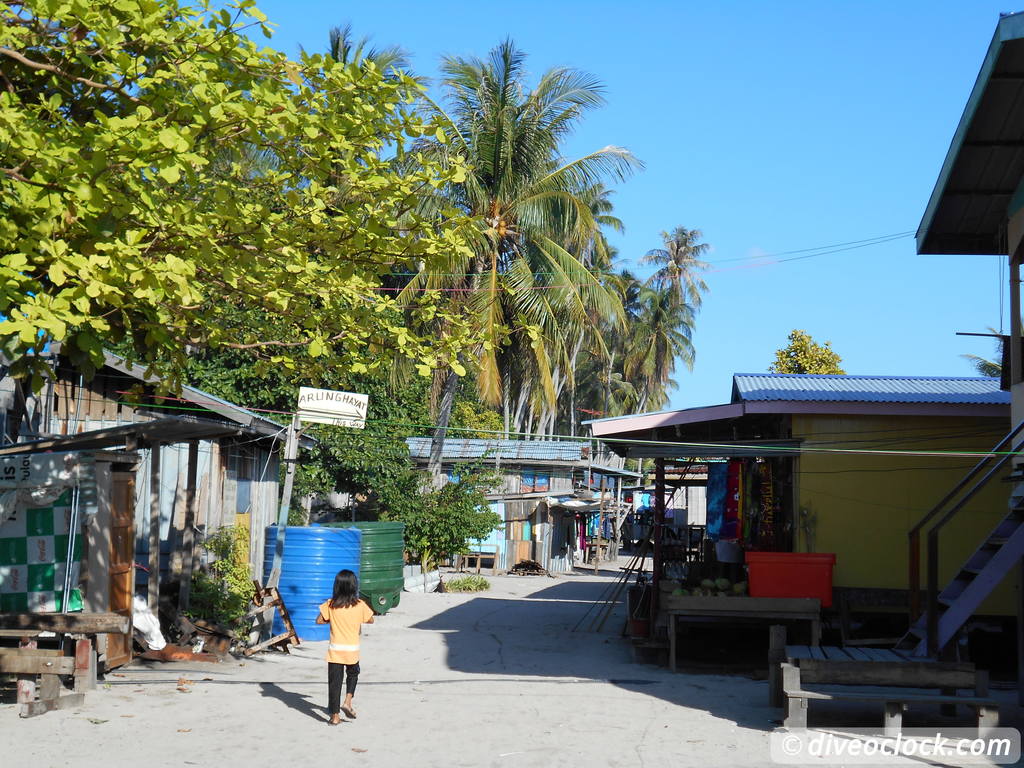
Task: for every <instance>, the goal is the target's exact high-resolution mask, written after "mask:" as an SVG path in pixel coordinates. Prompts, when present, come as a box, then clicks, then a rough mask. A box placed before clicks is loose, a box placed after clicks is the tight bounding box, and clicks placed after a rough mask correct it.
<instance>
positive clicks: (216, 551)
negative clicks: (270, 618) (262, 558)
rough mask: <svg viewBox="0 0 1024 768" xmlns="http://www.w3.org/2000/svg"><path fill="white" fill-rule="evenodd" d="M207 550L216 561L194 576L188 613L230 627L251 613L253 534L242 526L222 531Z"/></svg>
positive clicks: (193, 616)
mask: <svg viewBox="0 0 1024 768" xmlns="http://www.w3.org/2000/svg"><path fill="white" fill-rule="evenodd" d="M203 547H204V548H205V549H206V551H207V552H209V553H210V554H211V555H213V556H214V557H215V558H216V559H215V560H214V561H213V562H212V563H210V564H209V565H208V566H207V568H206V569H205V570H202V571H199V572H198V573H196V574H194V575H193V577H192V595H191V597H190V599H189V611H188V614H189V616H191V617H192V618H195V619H204V620H206V621H213V622H216V623H218V624H226V625H230V624H233V623H234V622H236V621H237V620H238V619H240V618H241V617H242V616H244V615H245V614H246V612H247V611H248V610H249V603H250V601H251V600H252V594H253V586H252V575H251V572H250V570H249V531H248V530H246V529H245V528H243V527H242V526H240V525H238V526H235V527H233V528H221V529H220V530H219V531H217V532H216V533H214V534H212V535H211V536H209V537H207V539H206V541H205V542H203Z"/></svg>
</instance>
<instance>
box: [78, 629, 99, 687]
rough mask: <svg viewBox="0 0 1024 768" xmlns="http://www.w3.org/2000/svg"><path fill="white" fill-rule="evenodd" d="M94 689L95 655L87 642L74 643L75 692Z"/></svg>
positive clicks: (90, 644)
mask: <svg viewBox="0 0 1024 768" xmlns="http://www.w3.org/2000/svg"><path fill="white" fill-rule="evenodd" d="M95 687H96V653H95V651H93V649H92V643H91V642H89V641H88V640H76V641H75V692H76V693H82V692H84V691H91V690H92V689H94V688H95Z"/></svg>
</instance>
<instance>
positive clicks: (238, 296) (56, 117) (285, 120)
mask: <svg viewBox="0 0 1024 768" xmlns="http://www.w3.org/2000/svg"><path fill="white" fill-rule="evenodd" d="M264 21H265V18H264V17H263V15H262V14H261V13H260V12H259V11H258V10H256V8H255V7H254V5H253V0H239V1H238V2H236V3H234V4H232V5H229V6H228V7H227V8H224V9H222V10H215V9H214V8H213V7H212V4H211V3H210V2H209V1H208V0H204V2H203V4H202V5H200V6H199V7H192V6H187V5H179V4H178V3H177V2H176V1H175V0H161V1H160V2H155V1H153V0H123V1H122V2H94V1H93V0H17V1H16V2H11V3H6V4H5V5H4V6H3V8H2V9H0V63H2V64H0V72H2V80H0V86H2V88H0V145H2V146H3V156H2V159H0V166H2V167H0V317H2V318H3V319H2V320H0V344H2V345H3V347H4V351H5V352H6V353H7V355H8V356H9V357H10V358H12V359H14V360H15V364H14V367H13V369H12V370H13V371H14V372H15V373H16V374H19V375H27V374H39V373H41V372H42V371H43V370H44V367H45V362H44V361H43V360H42V358H40V357H37V356H35V355H32V354H31V352H32V351H33V350H38V349H39V348H40V347H41V346H42V344H43V343H45V342H48V341H63V342H65V344H64V347H63V349H64V351H65V353H67V354H68V355H70V356H71V358H72V360H73V362H75V364H76V365H77V366H78V367H79V368H81V369H82V370H83V371H85V372H86V373H88V372H90V370H91V369H94V368H95V367H96V366H99V365H100V364H101V362H102V346H103V345H104V344H108V343H110V342H112V341H118V340H121V341H124V342H127V346H128V352H129V355H128V356H129V358H130V359H132V360H133V361H141V362H143V363H145V364H147V365H148V366H149V367H150V369H151V370H152V371H153V372H154V373H157V374H160V375H162V376H163V377H165V378H166V379H169V380H170V381H171V382H172V383H173V382H175V381H177V380H179V379H180V374H181V372H182V370H183V369H184V367H185V364H186V359H187V350H188V349H189V348H190V347H193V346H197V345H199V346H208V347H214V348H216V347H235V348H249V349H254V350H257V351H259V352H260V354H261V358H262V359H263V360H265V361H269V362H273V363H276V364H279V365H283V366H286V367H294V366H296V365H298V364H299V362H300V361H301V363H302V365H303V366H305V367H306V369H307V370H308V371H313V370H327V369H330V368H333V367H336V366H339V365H340V366H344V367H346V368H348V369H349V370H351V371H353V372H357V373H358V372H365V371H366V370H368V369H372V368H374V367H378V366H385V365H386V364H387V363H388V362H389V361H390V360H393V359H395V358H405V359H412V360H414V361H415V362H417V363H418V364H419V365H421V366H422V367H423V369H425V370H426V371H427V372H429V370H430V369H432V368H434V367H436V366H438V365H446V364H448V363H450V362H451V361H452V360H455V359H456V356H457V353H458V352H459V351H460V350H461V349H462V348H464V347H465V345H466V343H467V342H468V341H469V337H468V334H467V332H466V326H465V325H464V323H462V321H461V320H460V318H459V317H458V316H456V315H454V314H453V315H451V316H447V317H446V318H445V322H444V324H443V328H444V333H443V334H440V335H434V336H431V337H425V336H418V335H417V334H416V333H414V332H413V331H412V330H410V328H412V327H416V325H415V323H414V324H413V325H410V324H409V323H408V322H407V320H408V319H410V318H412V319H413V320H416V321H420V323H421V324H422V323H423V322H426V321H428V320H430V319H432V318H436V317H437V316H438V315H439V314H443V313H445V312H446V311H448V309H450V307H446V306H444V305H442V304H441V302H440V301H439V297H438V296H437V295H436V294H433V293H429V292H420V293H419V294H417V295H416V296H415V297H413V299H412V300H410V301H407V302H404V303H403V306H402V307H401V308H400V307H398V306H397V305H396V303H395V301H394V296H393V295H391V294H388V293H386V292H382V291H380V290H379V289H380V288H381V286H382V280H383V278H384V276H386V275H387V274H389V273H392V272H394V271H396V270H403V269H404V270H410V269H413V268H414V266H418V265H421V264H431V263H434V262H435V261H436V260H437V259H438V258H439V257H440V256H441V255H443V256H444V257H445V258H446V259H450V258H451V254H454V253H459V252H463V251H466V245H465V243H464V240H463V238H462V235H461V229H463V228H464V225H465V224H466V219H465V217H463V216H462V215H461V214H460V213H459V212H458V211H455V210H451V211H448V212H446V217H445V219H444V221H443V223H440V224H439V221H438V220H437V219H435V218H433V217H431V218H429V219H425V218H423V217H421V216H419V215H417V213H416V205H415V202H416V201H417V200H418V199H419V198H420V196H421V195H422V194H423V192H424V190H427V189H435V188H439V187H446V186H449V185H451V184H453V183H458V182H460V181H462V180H463V179H464V178H465V170H464V166H463V165H462V164H461V162H460V161H459V160H458V159H457V158H451V159H449V161H448V162H446V163H445V164H444V166H443V167H442V166H441V165H440V164H438V163H435V162H431V161H430V160H428V159H426V158H421V160H420V161H418V162H416V163H412V164H405V165H403V166H401V168H399V166H398V165H396V164H395V163H394V162H393V158H394V156H395V155H396V154H397V155H399V156H401V155H403V154H404V153H406V152H407V151H408V149H409V146H410V143H411V142H412V141H414V140H418V139H423V138H424V137H426V138H429V139H430V140H432V141H435V142H443V141H444V140H445V136H444V133H443V131H442V130H441V129H440V128H439V127H438V125H437V124H436V123H435V122H428V121H424V120H423V119H422V118H421V117H419V116H417V114H416V113H415V112H414V111H413V109H412V103H413V101H414V100H415V99H416V98H417V97H418V96H419V94H420V87H419V86H418V85H417V84H416V83H415V82H414V81H413V80H411V79H410V78H408V77H407V76H405V75H402V74H401V73H399V72H397V71H395V70H391V71H390V72H388V73H383V72H382V71H381V70H380V68H378V67H377V66H376V65H375V64H374V62H373V61H372V59H364V60H361V61H359V62H358V63H351V62H350V63H345V62H338V61H335V60H334V59H332V58H331V57H329V56H320V55H306V54H303V55H302V57H301V59H300V60H298V61H291V60H289V59H288V58H287V57H286V56H284V55H283V54H281V53H278V52H276V51H273V50H271V49H268V48H260V47H259V46H258V45H257V44H256V43H255V42H253V41H252V40H250V39H249V38H248V37H246V36H245V35H244V34H243V31H244V30H246V29H248V28H250V27H256V28H259V27H262V29H263V31H264V33H265V34H267V35H268V36H269V30H268V28H267V26H266V24H264ZM254 157H258V158H260V159H261V160H262V162H259V163H253V162H250V161H251V160H252V159H253V158H254ZM399 221H401V223H400V224H399ZM239 307H241V308H246V309H257V310H260V311H261V312H263V313H265V315H268V316H269V315H272V316H274V317H275V318H276V319H277V321H278V322H277V323H276V324H275V325H274V326H273V327H268V326H266V325H237V324H233V323H232V322H231V320H232V315H231V312H232V311H233V310H234V309H237V308H239ZM37 380H38V377H37Z"/></svg>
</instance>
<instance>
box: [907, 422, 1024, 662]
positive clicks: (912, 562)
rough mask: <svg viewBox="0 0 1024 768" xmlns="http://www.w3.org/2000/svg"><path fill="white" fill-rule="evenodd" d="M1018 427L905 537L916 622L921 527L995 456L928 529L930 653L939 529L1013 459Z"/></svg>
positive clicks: (1022, 426)
mask: <svg viewBox="0 0 1024 768" xmlns="http://www.w3.org/2000/svg"><path fill="white" fill-rule="evenodd" d="M1021 430H1024V421H1022V422H1021V423H1019V424H1018V425H1017V426H1016V427H1014V429H1013V431H1012V432H1010V433H1009V434H1008V435H1006V436H1005V437H1004V438H1002V439H1001V440H1000V441H999V442H998V443H997V444H996V445H995V447H993V448H992V450H991V451H990V452H989V455H987V456H985V457H984V458H982V459H981V461H979V462H978V463H977V464H976V465H975V466H974V467H973V468H972V469H971V470H970V471H969V472H968V473H967V474H966V475H965V476H964V477H963V479H961V480H960V482H959V483H957V485H956V486H955V487H954V488H953V490H951V491H950V492H949V493H947V494H946V495H945V496H944V497H943V498H942V500H941V501H939V503H938V504H936V505H935V506H934V507H932V509H931V510H929V511H928V513H927V514H925V515H924V516H923V517H922V518H921V519H920V520H919V521H918V522H917V524H916V525H914V527H913V528H911V529H910V531H909V533H908V534H907V536H908V546H909V557H908V568H909V576H910V578H909V586H910V620H911V622H914V621H916V620H917V619H918V618H919V617H920V615H921V529H922V528H924V526H925V525H927V524H928V523H929V522H930V521H931V520H932V519H933V518H934V517H935V516H936V515H938V514H939V513H940V512H941V511H942V510H943V508H944V507H945V506H946V505H947V504H948V503H949V502H950V501H952V500H953V499H954V498H956V496H957V495H958V494H959V493H960V492H961V491H962V490H963V489H964V488H966V487H967V486H968V485H969V484H970V483H971V482H972V481H973V480H974V478H975V477H976V476H977V475H978V474H979V473H980V472H982V471H983V470H984V469H985V468H986V466H988V465H989V464H991V462H992V461H993V459H996V462H995V465H994V466H992V467H991V468H990V469H989V470H988V472H986V473H985V475H984V476H983V477H981V478H980V479H978V480H976V481H975V482H974V485H973V486H971V488H970V489H969V490H968V491H967V492H966V493H965V494H964V495H963V496H962V497H961V498H960V499H959V501H957V502H956V503H955V504H954V505H953V506H952V507H950V508H949V509H948V510H947V511H946V513H945V514H944V515H943V516H942V517H941V518H940V519H939V521H938V522H937V523H936V524H935V525H933V526H932V527H931V528H930V529H929V531H928V587H927V589H928V607H927V611H928V618H927V621H928V649H929V652H930V653H936V652H937V651H938V647H937V646H938V621H939V602H938V599H939V595H938V582H939V543H938V542H939V531H940V530H941V529H942V527H943V526H945V525H946V523H948V522H949V521H950V520H952V519H953V517H955V516H956V514H957V513H958V512H959V511H960V510H961V509H963V507H964V505H965V504H966V503H967V502H968V501H970V500H971V499H972V498H974V496H975V495H976V494H977V493H978V492H979V491H980V490H981V489H982V488H984V487H985V486H986V485H987V484H988V483H989V481H990V480H991V479H992V478H993V477H994V476H995V475H996V474H997V473H998V472H999V471H1000V470H1001V469H1002V468H1003V467H1004V466H1005V465H1006V462H1008V461H1009V460H1010V459H1011V458H1013V457H1014V456H1015V455H1016V454H1017V453H1018V452H1019V451H1020V450H1021V448H1022V447H1024V441H1022V442H1021V443H1018V444H1017V445H1016V446H1012V441H1013V439H1014V438H1015V437H1016V436H1017V435H1018V434H1020V432H1021ZM1007 444H1011V449H1010V450H1009V451H1007V452H1003V449H1004V448H1005V447H1006V446H1007ZM1000 452H1003V455H1002V456H999V454H1000Z"/></svg>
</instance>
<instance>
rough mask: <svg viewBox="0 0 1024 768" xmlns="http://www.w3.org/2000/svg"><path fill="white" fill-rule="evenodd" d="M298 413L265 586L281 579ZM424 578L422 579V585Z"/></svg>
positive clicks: (287, 451) (291, 431) (288, 447)
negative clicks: (272, 557) (270, 564)
mask: <svg viewBox="0 0 1024 768" xmlns="http://www.w3.org/2000/svg"><path fill="white" fill-rule="evenodd" d="M299 427H300V424H299V415H298V414H295V415H294V416H293V417H292V423H291V426H290V427H289V428H288V440H287V442H286V443H285V448H284V461H285V474H284V489H283V490H282V492H281V507H280V509H279V510H278V512H277V541H276V542H275V544H274V562H273V565H272V566H271V569H270V578H269V579H268V580H267V587H276V586H277V585H278V582H279V581H280V580H281V561H282V560H283V559H284V536H285V532H286V531H287V529H288V510H289V508H290V507H291V504H292V486H293V485H294V484H295V460H296V458H298V455H299ZM425 585H426V580H425V579H424V586H425Z"/></svg>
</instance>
